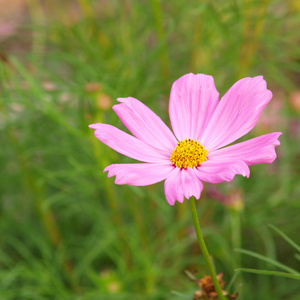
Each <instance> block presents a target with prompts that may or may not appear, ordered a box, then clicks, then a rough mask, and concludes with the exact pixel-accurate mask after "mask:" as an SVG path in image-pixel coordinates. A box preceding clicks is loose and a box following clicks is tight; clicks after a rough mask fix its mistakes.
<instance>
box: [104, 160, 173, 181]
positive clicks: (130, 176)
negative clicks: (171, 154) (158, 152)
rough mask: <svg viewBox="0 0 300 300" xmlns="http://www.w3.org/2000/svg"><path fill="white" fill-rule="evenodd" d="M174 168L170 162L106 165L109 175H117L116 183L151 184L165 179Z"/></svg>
mask: <svg viewBox="0 0 300 300" xmlns="http://www.w3.org/2000/svg"><path fill="white" fill-rule="evenodd" d="M173 170H174V166H173V165H172V164H171V163H169V164H152V163H146V164H145V163H144V164H114V165H110V166H108V167H106V168H105V169H104V172H106V171H108V177H112V176H116V179H115V183H116V184H130V185H135V186H144V185H150V184H154V183H157V182H160V181H162V180H165V179H166V178H167V177H168V176H169V175H170V174H171V173H172V171H173Z"/></svg>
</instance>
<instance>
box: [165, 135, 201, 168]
mask: <svg viewBox="0 0 300 300" xmlns="http://www.w3.org/2000/svg"><path fill="white" fill-rule="evenodd" d="M206 155H207V150H206V149H205V148H204V147H203V146H202V145H201V144H200V142H198V141H194V140H192V139H185V140H184V141H180V142H178V143H177V146H176V148H175V149H174V150H173V152H172V155H171V157H170V160H171V162H172V163H173V164H174V165H175V166H176V167H178V168H184V169H186V168H187V167H190V168H193V167H197V166H199V165H200V164H201V163H202V162H204V161H206V160H207V158H206Z"/></svg>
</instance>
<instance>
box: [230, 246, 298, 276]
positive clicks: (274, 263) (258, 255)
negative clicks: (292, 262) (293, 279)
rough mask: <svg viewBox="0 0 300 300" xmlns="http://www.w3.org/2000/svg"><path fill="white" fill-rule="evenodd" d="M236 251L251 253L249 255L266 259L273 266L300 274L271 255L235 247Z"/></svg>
mask: <svg viewBox="0 0 300 300" xmlns="http://www.w3.org/2000/svg"><path fill="white" fill-rule="evenodd" d="M235 251H238V252H240V253H243V254H246V255H249V256H252V257H255V258H257V259H260V260H262V261H265V262H268V263H270V264H272V265H273V266H275V267H278V268H279V269H282V270H285V271H287V272H289V273H291V274H295V275H300V273H299V272H297V271H296V270H294V269H292V268H290V267H288V266H286V265H284V264H282V263H280V262H278V261H276V260H274V259H271V258H269V257H266V256H264V255H261V254H258V253H255V252H252V251H249V250H245V249H235Z"/></svg>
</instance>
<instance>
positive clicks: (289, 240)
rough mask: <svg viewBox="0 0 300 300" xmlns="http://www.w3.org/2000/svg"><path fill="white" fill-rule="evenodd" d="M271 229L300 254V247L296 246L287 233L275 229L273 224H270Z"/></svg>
mask: <svg viewBox="0 0 300 300" xmlns="http://www.w3.org/2000/svg"><path fill="white" fill-rule="evenodd" d="M269 227H270V228H272V229H273V230H274V231H276V232H277V233H278V234H279V235H280V236H281V237H282V238H283V239H285V240H286V241H287V242H288V243H289V244H290V245H291V246H292V247H294V248H295V249H296V250H297V251H299V252H300V246H299V245H298V244H296V243H295V242H294V241H293V240H292V239H291V238H289V237H288V236H287V235H286V234H285V233H283V232H282V231H281V230H280V229H278V228H277V227H275V226H274V225H272V224H269Z"/></svg>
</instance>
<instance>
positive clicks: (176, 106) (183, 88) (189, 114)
mask: <svg viewBox="0 0 300 300" xmlns="http://www.w3.org/2000/svg"><path fill="white" fill-rule="evenodd" d="M218 103H219V93H218V91H217V90H216V88H215V84H214V79H213V77H212V76H208V75H204V74H196V75H195V74H192V73H190V74H187V75H184V76H182V77H180V78H179V79H178V80H176V81H175V82H174V83H173V86H172V89H171V94H170V103H169V114H170V120H171V124H172V128H173V131H174V133H175V135H176V137H177V139H178V140H184V139H187V138H192V139H194V140H200V141H201V137H202V134H203V132H204V130H205V129H206V126H207V124H208V122H209V120H210V118H211V116H212V114H213V112H214V110H215V108H216V106H217V104H218Z"/></svg>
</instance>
